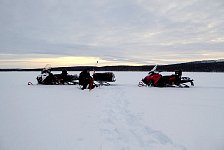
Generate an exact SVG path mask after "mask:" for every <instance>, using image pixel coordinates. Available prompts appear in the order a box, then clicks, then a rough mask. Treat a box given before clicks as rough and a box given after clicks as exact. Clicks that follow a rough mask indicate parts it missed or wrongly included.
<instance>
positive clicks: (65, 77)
mask: <svg viewBox="0 0 224 150" xmlns="http://www.w3.org/2000/svg"><path fill="white" fill-rule="evenodd" d="M61 79H62V81H61V82H62V84H64V83H65V82H68V72H67V70H66V69H63V70H62V72H61Z"/></svg>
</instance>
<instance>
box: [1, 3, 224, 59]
mask: <svg viewBox="0 0 224 150" xmlns="http://www.w3.org/2000/svg"><path fill="white" fill-rule="evenodd" d="M0 20H1V22H0V54H18V55H19V54H21V55H23V54H33V55H34V54H46V55H55V56H59V55H60V56H87V57H90V56H92V57H100V58H101V59H103V60H108V61H111V60H122V61H127V62H136V63H151V62H155V61H158V62H159V59H161V61H162V60H163V62H164V63H165V60H166V56H167V55H172V54H173V53H175V57H173V58H172V60H173V61H174V62H175V60H176V61H178V59H180V60H181V59H184V57H186V59H189V56H191V54H201V53H204V52H206V53H207V54H209V53H212V52H215V53H219V54H220V53H221V52H223V49H222V47H224V40H223V39H224V30H223V25H224V2H223V1H222V0H213V1H211V0H189V1H178V0H171V1H169V2H168V1H157V0H90V1H83V0H64V1H59V0H39V1H28V0H2V1H1V5H0ZM221 54H223V53H221ZM211 56H213V55H211ZM197 57H198V59H203V57H202V55H197ZM197 57H192V59H197ZM219 57H224V55H220V56H219ZM157 58H158V59H157ZM214 58H217V57H214ZM161 61H160V62H161ZM167 62H169V60H167Z"/></svg>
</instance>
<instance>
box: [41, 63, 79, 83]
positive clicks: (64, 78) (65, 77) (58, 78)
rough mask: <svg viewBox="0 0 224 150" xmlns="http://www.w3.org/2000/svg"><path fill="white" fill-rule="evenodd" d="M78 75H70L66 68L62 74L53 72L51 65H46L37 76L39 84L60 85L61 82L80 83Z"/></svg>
mask: <svg viewBox="0 0 224 150" xmlns="http://www.w3.org/2000/svg"><path fill="white" fill-rule="evenodd" d="M78 79H79V78H78V76H77V75H69V74H68V73H67V71H66V70H62V72H61V74H53V73H52V72H51V68H50V67H45V68H44V69H43V70H42V71H41V74H40V75H38V76H37V82H38V84H45V85H59V84H78Z"/></svg>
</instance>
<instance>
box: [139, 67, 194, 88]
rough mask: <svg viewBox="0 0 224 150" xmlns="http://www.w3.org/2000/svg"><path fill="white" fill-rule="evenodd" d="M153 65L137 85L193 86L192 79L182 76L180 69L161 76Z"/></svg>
mask: <svg viewBox="0 0 224 150" xmlns="http://www.w3.org/2000/svg"><path fill="white" fill-rule="evenodd" d="M156 67H157V66H155V67H154V68H153V69H152V70H151V71H150V72H149V73H148V75H147V76H146V77H145V78H143V79H142V81H140V82H139V84H138V86H154V87H190V86H189V85H187V83H190V85H191V86H194V82H193V81H194V80H193V79H191V78H189V77H182V71H181V70H177V71H175V74H172V75H169V76H162V75H161V73H159V72H158V71H156Z"/></svg>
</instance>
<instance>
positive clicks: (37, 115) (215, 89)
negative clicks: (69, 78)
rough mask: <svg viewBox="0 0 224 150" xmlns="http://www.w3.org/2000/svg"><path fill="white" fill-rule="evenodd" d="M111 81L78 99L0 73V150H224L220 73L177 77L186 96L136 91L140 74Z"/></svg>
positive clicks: (27, 76) (58, 88) (29, 76)
mask: <svg viewBox="0 0 224 150" xmlns="http://www.w3.org/2000/svg"><path fill="white" fill-rule="evenodd" d="M53 73H54V72H53ZM78 73H79V72H69V74H78ZM114 74H115V76H116V79H117V80H116V82H115V83H113V84H112V85H111V86H102V87H99V88H95V89H93V90H92V91H89V90H83V91H82V90H80V89H79V88H78V85H33V86H28V85H27V82H28V81H31V82H33V83H36V76H37V75H39V72H0V81H1V84H0V92H1V93H0V120H1V123H0V133H1V134H0V149H1V150H71V149H73V150H223V149H224V119H223V118H224V98H223V97H224V73H186V72H184V73H183V76H189V77H191V78H193V79H194V80H195V82H194V83H195V86H194V87H190V88H154V87H153V88H152V87H138V86H137V85H138V82H139V81H140V80H141V79H142V78H143V77H145V75H146V74H147V72H114ZM164 74H171V73H164Z"/></svg>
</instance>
